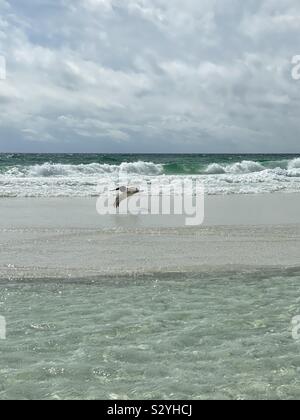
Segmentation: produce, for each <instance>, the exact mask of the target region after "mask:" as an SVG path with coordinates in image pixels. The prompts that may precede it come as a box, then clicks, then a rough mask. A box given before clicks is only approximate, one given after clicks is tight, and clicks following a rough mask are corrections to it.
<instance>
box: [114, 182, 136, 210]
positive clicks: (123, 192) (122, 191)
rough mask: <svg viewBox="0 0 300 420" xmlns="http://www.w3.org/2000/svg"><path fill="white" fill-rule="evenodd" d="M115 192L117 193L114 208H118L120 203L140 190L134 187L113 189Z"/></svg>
mask: <svg viewBox="0 0 300 420" xmlns="http://www.w3.org/2000/svg"><path fill="white" fill-rule="evenodd" d="M115 191H118V194H117V197H116V201H115V207H116V208H119V207H120V203H121V201H123V200H126V199H127V198H130V197H132V196H133V195H135V194H138V193H139V192H140V190H139V189H138V188H136V187H125V186H122V187H118V188H116V189H115Z"/></svg>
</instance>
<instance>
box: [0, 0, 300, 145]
mask: <svg viewBox="0 0 300 420" xmlns="http://www.w3.org/2000/svg"><path fill="white" fill-rule="evenodd" d="M0 12H1V14H0V16H1V17H0V54H2V55H3V56H5V58H6V61H7V78H6V80H5V81H3V80H0V110H1V113H0V151H28V152H30V151H37V152H42V151H47V152H56V151H57V152H200V153H208V152H238V153H240V152H300V142H299V134H300V119H299V110H300V82H297V81H295V80H293V78H292V77H291V71H292V64H291V60H292V57H293V56H294V55H297V54H300V46H299V43H298V39H299V32H300V29H299V28H300V4H299V2H298V1H297V0H249V1H247V2H241V1H240V0H201V2H199V0H186V1H185V2H183V1H181V0H172V1H167V0H28V1H26V2H20V1H19V0H10V1H8V0H0Z"/></svg>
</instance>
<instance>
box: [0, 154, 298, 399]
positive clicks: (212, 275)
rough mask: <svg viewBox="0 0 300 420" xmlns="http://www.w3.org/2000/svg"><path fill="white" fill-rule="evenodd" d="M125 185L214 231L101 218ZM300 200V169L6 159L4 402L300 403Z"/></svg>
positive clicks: (223, 162) (2, 189) (2, 186)
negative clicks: (201, 196) (196, 188)
mask: <svg viewBox="0 0 300 420" xmlns="http://www.w3.org/2000/svg"><path fill="white" fill-rule="evenodd" d="M126 175H129V176H130V180H131V181H132V183H133V184H137V185H139V184H140V183H142V182H147V183H150V184H153V185H155V186H158V187H163V186H164V185H167V184H170V183H171V184H172V185H173V186H174V187H175V189H176V185H177V183H178V181H179V180H180V179H181V178H182V177H188V178H193V179H194V178H196V179H198V178H199V179H201V180H202V181H203V183H204V185H205V189H206V192H207V194H208V195H209V196H208V197H207V198H206V213H209V214H207V218H208V223H207V225H206V224H204V225H201V226H197V227H194V226H193V227H186V226H177V225H175V226H174V227H172V226H171V227H168V225H167V223H166V222H165V221H164V219H163V221H162V223H161V224H158V225H153V226H152V225H151V224H149V225H147V223H148V222H147V220H148V219H147V217H146V216H145V221H144V220H141V217H140V216H139V215H133V216H122V215H115V216H111V217H110V216H109V217H108V219H106V218H105V217H103V218H101V216H100V215H98V214H97V212H96V208H95V203H96V198H95V196H97V194H98V192H97V191H98V187H99V185H102V184H104V183H108V182H110V181H114V182H115V181H116V182H118V181H119V182H122V180H123V179H125V177H126ZM178 184H179V183H178ZM275 192H278V194H270V193H275ZM297 192H300V155H88V154H63V155H59V154H52V155H46V154H34V155H30V154H26V155H25V154H1V155H0V197H1V206H0V354H1V357H0V400H5V399H17V400H24V399H25V400H29V399H34V400H35V399H43V400H44V399H45V400H64V399H76V400H77V399H111V400H114V399H122V400H123V399H124V400H126V399H160V400H161V399H241V400H242V399H298V398H299V395H300V369H299V366H300V341H299V340H297V337H296V336H295V335H294V336H293V334H292V332H293V329H295V324H293V321H295V320H296V321H297V320H299V318H297V317H299V314H300V305H299V304H300V295H299V281H300V268H299V267H300V259H299V249H300V216H299V214H300V195H299V194H293V193H297ZM288 193H289V194H288ZM243 213H247V214H246V216H245V217H244V216H243ZM248 213H249V214H248ZM167 219H168V216H167ZM259 221H260V223H259ZM165 224H166V225H165ZM3 320H5V324H6V331H5V334H6V337H5V339H1V325H2V327H3V325H4V324H3ZM1 321H2V324H1ZM298 327H299V328H298ZM298 327H297V325H296V328H298V329H297V331H296V332H298V333H299V331H300V321H299V323H298ZM2 335H3V330H2Z"/></svg>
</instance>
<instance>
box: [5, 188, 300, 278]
mask: <svg viewBox="0 0 300 420" xmlns="http://www.w3.org/2000/svg"><path fill="white" fill-rule="evenodd" d="M0 230H1V254H0V267H1V270H0V277H1V278H3V279H7V278H10V279H12V278H17V279H22V278H24V277H25V278H32V277H41V278H43V277H48V278H58V277H67V278H76V277H80V278H82V277H88V276H99V275H116V274H125V273H126V274H130V273H135V274H145V273H155V272H166V271H167V272H169V271H171V272H172V271H174V272H179V273H180V272H198V271H205V270H215V269H218V270H221V269H224V270H227V269H236V268H238V267H239V266H241V267H247V266H249V267H259V266H262V267H263V266H268V267H281V268H282V267H293V266H298V265H299V263H300V257H299V249H300V194H273V195H256V196H242V195H239V196H223V197H214V196H212V197H210V196H208V197H206V203H205V222H204V225H202V226H197V227H185V226H184V218H182V217H180V216H121V215H120V216H99V215H98V214H97V212H96V199H92V198H88V199H75V198H64V199H54V198H52V199H37V198H35V199H2V200H1V206H0Z"/></svg>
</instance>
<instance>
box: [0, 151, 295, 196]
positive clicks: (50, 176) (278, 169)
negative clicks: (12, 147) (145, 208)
mask: <svg viewBox="0 0 300 420" xmlns="http://www.w3.org/2000/svg"><path fill="white" fill-rule="evenodd" d="M182 177H185V178H193V179H195V178H197V179H198V180H199V181H201V182H202V183H203V185H204V187H205V190H206V193H207V194H214V195H216V194H221V195H224V194H257V193H274V192H300V155H101V154H98V155H97V154H92V155H91V154H27V155H26V154H0V197H92V196H96V195H97V191H99V186H100V188H101V190H103V188H102V187H103V186H104V185H111V184H112V183H116V182H117V183H123V182H127V183H131V184H133V185H136V186H140V185H145V184H146V183H147V184H148V185H149V184H152V186H153V188H154V190H157V191H159V189H160V187H162V186H165V185H167V184H168V185H170V184H172V187H174V189H175V192H176V190H177V189H178V188H179V186H180V185H181V180H182Z"/></svg>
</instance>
